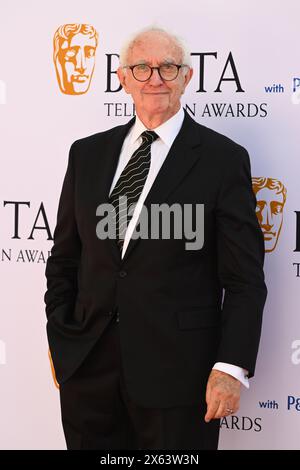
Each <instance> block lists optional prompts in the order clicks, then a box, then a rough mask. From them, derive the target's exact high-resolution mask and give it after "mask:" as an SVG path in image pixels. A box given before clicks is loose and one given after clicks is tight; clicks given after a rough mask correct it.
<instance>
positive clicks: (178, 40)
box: [120, 26, 192, 67]
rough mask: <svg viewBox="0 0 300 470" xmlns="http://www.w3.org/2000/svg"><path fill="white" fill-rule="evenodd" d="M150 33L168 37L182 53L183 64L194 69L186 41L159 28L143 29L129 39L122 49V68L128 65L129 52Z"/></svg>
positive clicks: (149, 27)
mask: <svg viewBox="0 0 300 470" xmlns="http://www.w3.org/2000/svg"><path fill="white" fill-rule="evenodd" d="M149 32H157V33H162V34H165V35H167V36H168V37H169V38H170V39H171V40H172V41H173V42H174V43H175V44H176V45H177V46H178V47H179V49H180V50H181V51H182V63H183V64H185V65H188V66H189V67H192V62H191V54H190V51H189V49H188V47H187V45H186V42H185V40H184V39H183V38H181V37H179V36H177V35H175V34H173V33H172V32H170V31H167V30H166V29H164V28H160V27H158V26H148V27H146V28H143V29H141V30H140V31H137V32H136V33H134V34H133V35H132V36H130V38H129V39H127V41H126V42H125V44H123V46H122V48H121V52H120V66H121V67H124V66H125V65H127V59H128V54H129V51H130V49H131V48H132V47H133V45H134V43H135V42H136V40H137V39H139V37H140V36H142V35H143V34H144V33H149Z"/></svg>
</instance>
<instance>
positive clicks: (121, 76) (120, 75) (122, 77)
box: [117, 67, 130, 93]
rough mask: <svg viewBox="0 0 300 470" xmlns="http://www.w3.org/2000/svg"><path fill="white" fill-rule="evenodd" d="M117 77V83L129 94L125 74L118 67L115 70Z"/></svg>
mask: <svg viewBox="0 0 300 470" xmlns="http://www.w3.org/2000/svg"><path fill="white" fill-rule="evenodd" d="M117 75H118V79H119V82H120V84H121V85H122V87H123V89H124V91H125V92H126V93H130V92H129V88H128V85H127V78H128V77H127V72H126V71H125V70H124V69H123V68H122V67H119V68H118V70H117Z"/></svg>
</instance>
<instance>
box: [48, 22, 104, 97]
mask: <svg viewBox="0 0 300 470" xmlns="http://www.w3.org/2000/svg"><path fill="white" fill-rule="evenodd" d="M97 45H98V33H97V31H96V30H95V28H94V27H93V26H91V25H89V24H64V25H62V26H60V27H59V28H58V29H57V31H56V32H55V34H54V39H53V47H54V52H53V60H54V64H55V70H56V76H57V81H58V84H59V88H60V90H61V91H62V92H63V93H65V94H66V95H82V94H83V93H86V92H87V91H88V89H89V87H90V84H91V79H92V76H93V72H94V67H95V53H96V48H97Z"/></svg>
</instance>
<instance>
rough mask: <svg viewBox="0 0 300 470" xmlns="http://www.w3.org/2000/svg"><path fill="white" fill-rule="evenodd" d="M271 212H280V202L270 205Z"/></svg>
mask: <svg viewBox="0 0 300 470" xmlns="http://www.w3.org/2000/svg"><path fill="white" fill-rule="evenodd" d="M272 211H273V214H281V212H282V206H281V205H280V204H276V205H274V206H273V207H272Z"/></svg>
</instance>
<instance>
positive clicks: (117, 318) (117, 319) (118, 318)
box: [116, 313, 120, 323]
mask: <svg viewBox="0 0 300 470" xmlns="http://www.w3.org/2000/svg"><path fill="white" fill-rule="evenodd" d="M119 321H120V317H119V314H118V313H117V317H116V322H117V323H119Z"/></svg>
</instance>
